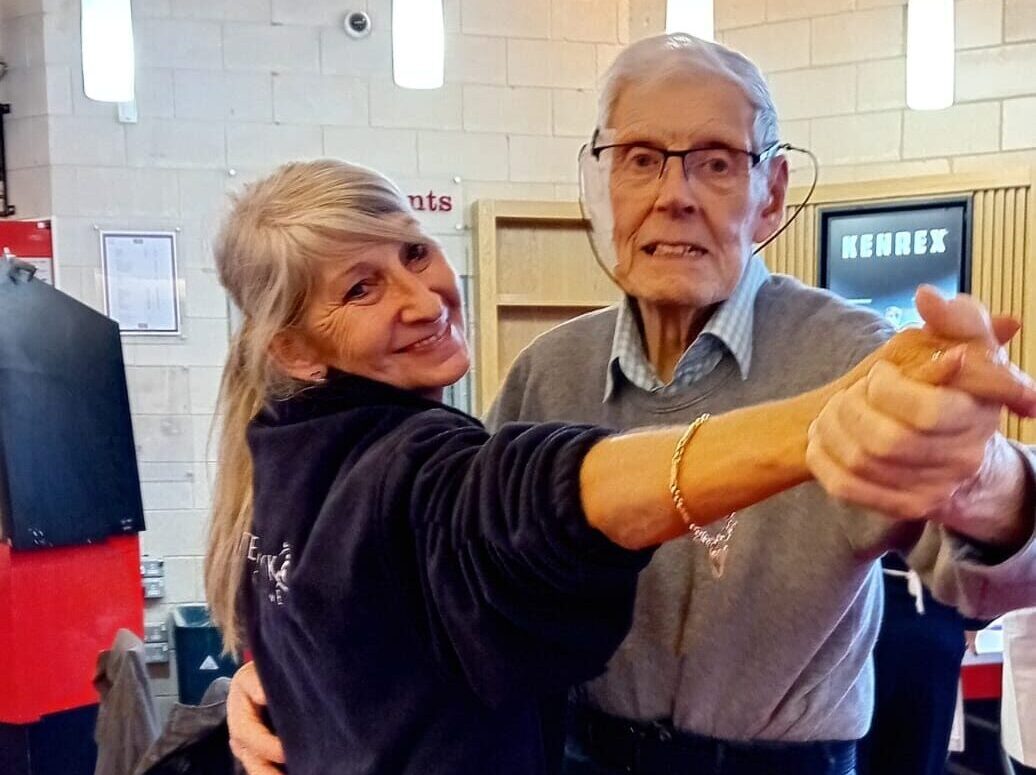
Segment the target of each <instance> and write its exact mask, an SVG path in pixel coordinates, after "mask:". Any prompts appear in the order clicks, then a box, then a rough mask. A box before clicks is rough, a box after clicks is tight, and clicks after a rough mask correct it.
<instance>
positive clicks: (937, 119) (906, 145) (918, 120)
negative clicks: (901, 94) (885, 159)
mask: <svg viewBox="0 0 1036 775" xmlns="http://www.w3.org/2000/svg"><path fill="white" fill-rule="evenodd" d="M999 149H1000V103H999V102H978V103H974V104H970V105H955V106H954V107H952V108H947V109H946V110H940V111H915V110H911V111H908V112H907V113H906V116H905V120H904V124H903V158H904V159H911V158H919V157H923V156H954V155H958V154H968V153H981V152H983V151H997V150H999Z"/></svg>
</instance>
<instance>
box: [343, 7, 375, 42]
mask: <svg viewBox="0 0 1036 775" xmlns="http://www.w3.org/2000/svg"><path fill="white" fill-rule="evenodd" d="M343 26H344V27H345V32H346V34H347V35H348V36H349V37H350V38H366V37H367V36H368V35H370V34H371V17H370V16H368V15H367V14H366V13H365V12H364V11H353V12H352V13H347V14H346V15H345V21H344V22H343Z"/></svg>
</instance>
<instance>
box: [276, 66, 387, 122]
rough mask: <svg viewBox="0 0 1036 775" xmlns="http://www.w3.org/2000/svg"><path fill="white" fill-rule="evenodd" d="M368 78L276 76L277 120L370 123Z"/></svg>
mask: <svg viewBox="0 0 1036 775" xmlns="http://www.w3.org/2000/svg"><path fill="white" fill-rule="evenodd" d="M367 106H368V93H367V81H366V80H364V79H360V78H354V77H350V76H337V75H281V74H274V76H273V113H274V121H277V122H279V123H294V124H329V125H334V126H367V125H368V124H369V116H368V109H367Z"/></svg>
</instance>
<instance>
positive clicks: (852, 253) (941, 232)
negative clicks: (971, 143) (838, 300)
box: [820, 198, 971, 328]
mask: <svg viewBox="0 0 1036 775" xmlns="http://www.w3.org/2000/svg"><path fill="white" fill-rule="evenodd" d="M970 215H971V200H970V199H968V198H963V199H953V200H938V201H934V202H911V203H896V204H884V203H882V204H869V205H862V206H854V207H852V208H838V209H827V210H823V211H821V214H820V234H821V237H820V284H821V286H822V287H824V288H828V289H830V290H831V291H833V292H835V293H837V294H838V295H839V296H842V297H844V298H845V299H847V300H849V301H851V302H852V303H854V304H860V305H862V306H866V307H869V308H870V309H873V310H874V311H875V312H877V313H878V314H879V315H881V316H882V317H884V318H885V319H886V320H888V321H889V322H890V323H892V324H893V325H894V326H895V327H896V328H903V327H904V326H909V325H916V324H918V323H920V322H921V321H920V318H919V317H918V314H917V309H916V308H915V307H914V294H915V293H916V291H917V286H919V285H922V284H924V283H927V284H929V285H934V286H935V287H936V288H938V289H939V290H940V291H941V292H942V293H943V295H945V296H954V295H956V294H957V292H959V291H967V290H968V289H969V272H968V270H969V267H970V256H971V240H970V220H971V219H970Z"/></svg>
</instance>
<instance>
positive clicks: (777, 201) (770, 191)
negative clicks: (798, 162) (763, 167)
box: [752, 156, 788, 245]
mask: <svg viewBox="0 0 1036 775" xmlns="http://www.w3.org/2000/svg"><path fill="white" fill-rule="evenodd" d="M787 195H788V160H787V159H786V158H785V157H784V156H778V157H777V158H775V159H773V160H771V161H770V171H769V177H768V179H767V182H766V202H765V204H764V205H763V209H762V211H761V212H760V213H759V220H758V222H757V223H756V227H755V231H754V232H753V233H752V241H753V242H755V244H756V245H759V244H762V243H763V242H766V240H768V239H769V238H770V236H771V235H772V234H773V233H774V232H775V231H777V229H779V228H780V226H781V222H782V221H783V220H784V201H785V197H786V196H787Z"/></svg>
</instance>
